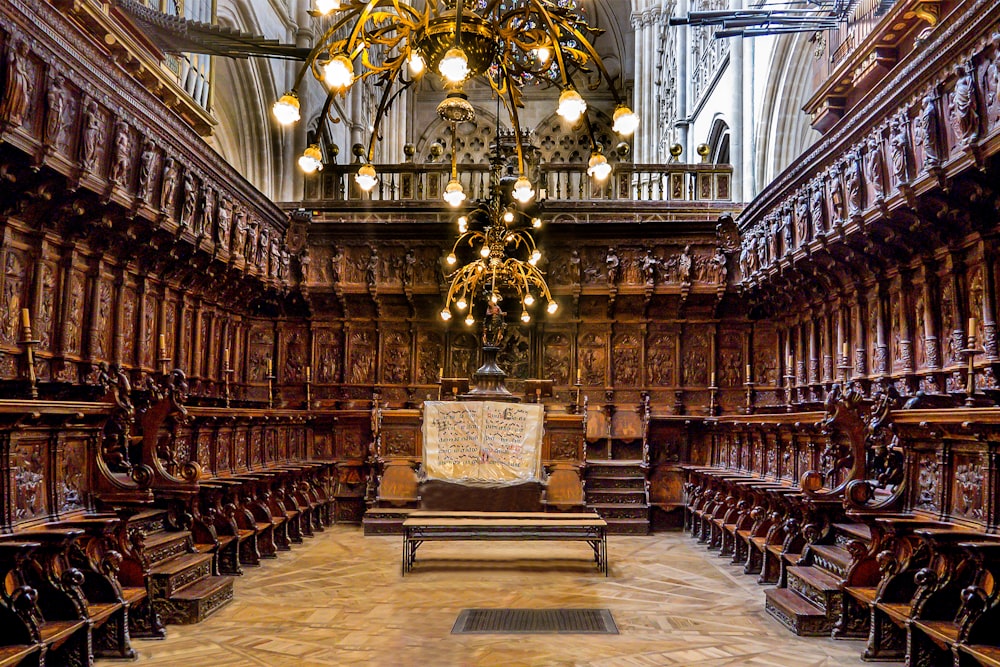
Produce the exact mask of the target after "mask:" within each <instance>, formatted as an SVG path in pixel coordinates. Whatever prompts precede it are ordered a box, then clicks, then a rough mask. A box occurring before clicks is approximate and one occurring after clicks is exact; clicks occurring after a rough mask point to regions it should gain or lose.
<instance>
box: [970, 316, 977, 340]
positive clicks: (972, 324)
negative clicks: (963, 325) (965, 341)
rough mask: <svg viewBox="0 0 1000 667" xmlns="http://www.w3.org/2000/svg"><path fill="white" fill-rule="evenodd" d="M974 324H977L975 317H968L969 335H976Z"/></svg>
mask: <svg viewBox="0 0 1000 667" xmlns="http://www.w3.org/2000/svg"><path fill="white" fill-rule="evenodd" d="M976 324H978V322H976V318H974V317H970V318H969V335H970V336H975V335H976Z"/></svg>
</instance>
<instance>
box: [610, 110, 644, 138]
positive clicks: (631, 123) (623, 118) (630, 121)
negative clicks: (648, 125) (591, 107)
mask: <svg viewBox="0 0 1000 667" xmlns="http://www.w3.org/2000/svg"><path fill="white" fill-rule="evenodd" d="M613 119H614V124H613V125H612V126H611V129H612V130H614V131H615V132H617V133H618V134H620V135H622V136H623V137H630V136H632V134H633V133H634V132H635V130H636V128H638V127H639V116H637V115H636V114H635V112H634V111H632V110H631V109H629V108H628V107H627V106H625V105H624V104H622V105H621V106H619V107H618V108H617V109H615V115H614V118H613Z"/></svg>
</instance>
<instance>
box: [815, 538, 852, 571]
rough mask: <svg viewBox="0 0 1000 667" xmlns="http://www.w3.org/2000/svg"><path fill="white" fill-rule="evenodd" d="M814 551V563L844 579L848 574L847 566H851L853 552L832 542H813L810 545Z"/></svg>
mask: <svg viewBox="0 0 1000 667" xmlns="http://www.w3.org/2000/svg"><path fill="white" fill-rule="evenodd" d="M809 551H810V553H812V558H813V565H815V566H816V567H820V568H822V569H824V570H826V571H827V572H829V573H830V574H832V575H834V576H836V577H838V578H840V579H843V578H845V577H846V576H847V568H849V567H850V566H851V561H852V560H853V559H852V558H851V553H850V552H849V551H848V550H847V549H844V548H843V547H837V546H833V545H830V544H813V545H810V547H809Z"/></svg>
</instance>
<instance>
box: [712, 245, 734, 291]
mask: <svg viewBox="0 0 1000 667" xmlns="http://www.w3.org/2000/svg"><path fill="white" fill-rule="evenodd" d="M727 260H728V258H727V257H726V253H724V252H722V248H721V247H719V248H716V249H715V255H713V256H712V259H711V260H710V261H709V265H708V282H711V283H715V284H716V285H725V284H726V275H727V274H728V272H729V269H727V268H726V262H727Z"/></svg>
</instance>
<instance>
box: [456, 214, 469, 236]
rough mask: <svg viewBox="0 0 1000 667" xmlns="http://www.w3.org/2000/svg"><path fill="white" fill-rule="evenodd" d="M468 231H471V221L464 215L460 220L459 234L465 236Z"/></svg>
mask: <svg viewBox="0 0 1000 667" xmlns="http://www.w3.org/2000/svg"><path fill="white" fill-rule="evenodd" d="M467 231H469V219H468V218H467V217H465V216H464V215H463V216H460V217H459V218H458V233H459V234H464V233H465V232H467Z"/></svg>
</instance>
